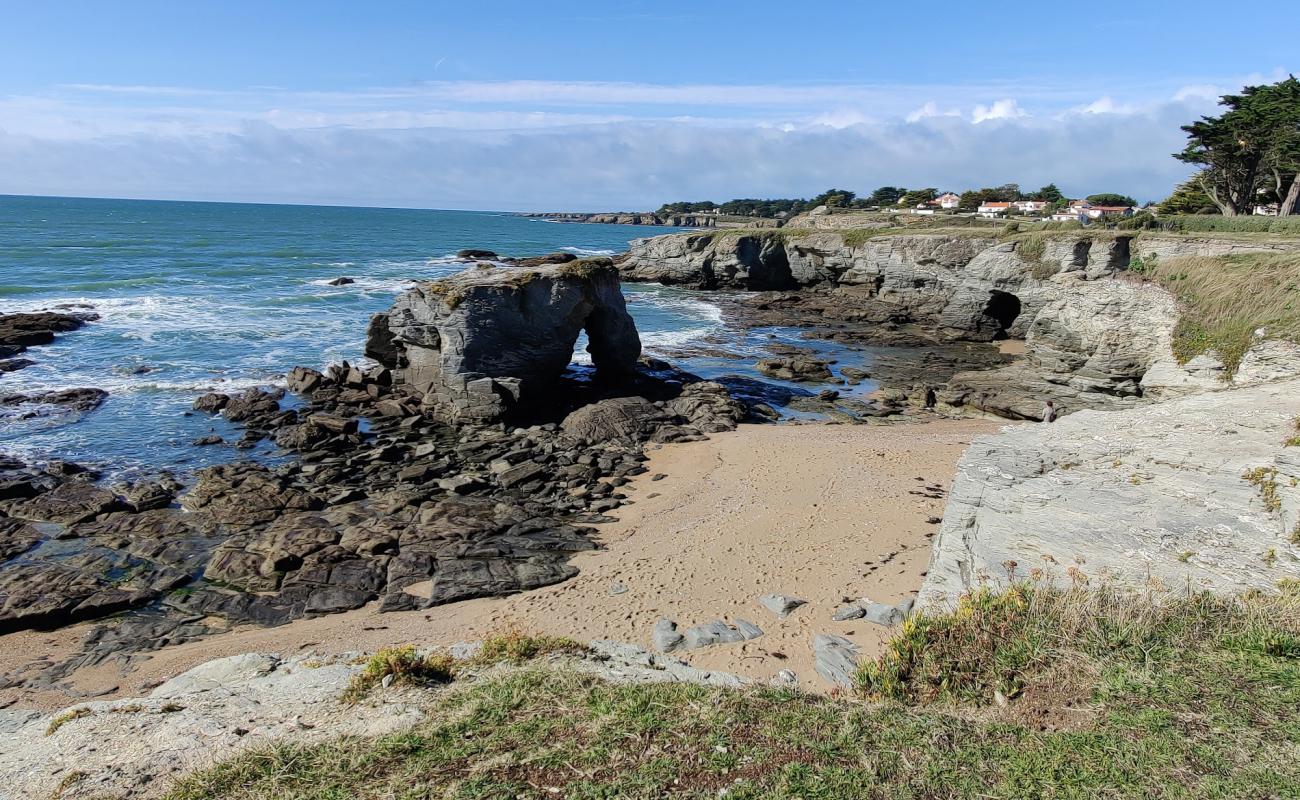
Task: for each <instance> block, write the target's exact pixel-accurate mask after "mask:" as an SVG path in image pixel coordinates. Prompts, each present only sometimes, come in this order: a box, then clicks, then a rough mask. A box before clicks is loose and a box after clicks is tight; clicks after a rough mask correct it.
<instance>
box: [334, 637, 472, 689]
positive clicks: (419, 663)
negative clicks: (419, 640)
mask: <svg viewBox="0 0 1300 800" xmlns="http://www.w3.org/2000/svg"><path fill="white" fill-rule="evenodd" d="M453 663H454V662H453V659H452V658H451V656H449V655H445V654H441V653H440V654H435V655H428V656H422V655H420V654H419V653H417V652H416V650H415V646H414V645H405V646H403V647H386V648H384V649H382V650H380V651H379V652H377V653H375V654H374V655H372V656H371V657H370V659H369V660H367V661H366V665H365V667H363V668H362V670H361V671H360V672H358V673H357V674H356V675H353V676H352V681H351V683H349V684H348V688H347V690H346V691H345V692H344V693H343V701H344V702H346V703H356V702H358V701H359V700H361V699H362V698H364V697H365V696H366V695H368V694H370V692H371V691H372V690H374V688H375V687H376V686H378V685H380V684H381V683H383V681H384V679H385V678H387V677H388V676H390V675H391V676H393V683H397V684H406V685H420V684H428V683H450V682H451V681H452V680H453V679H454V678H455V674H454V667H453Z"/></svg>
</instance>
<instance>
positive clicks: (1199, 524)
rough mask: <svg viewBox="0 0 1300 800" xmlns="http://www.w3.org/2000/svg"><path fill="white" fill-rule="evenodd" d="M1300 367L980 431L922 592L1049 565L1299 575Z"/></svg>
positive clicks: (1195, 581) (1144, 573) (1265, 577)
mask: <svg viewBox="0 0 1300 800" xmlns="http://www.w3.org/2000/svg"><path fill="white" fill-rule="evenodd" d="M1297 418H1300V381H1297V380H1290V381H1282V382H1275V383H1268V384H1263V385H1257V386H1253V387H1245V388H1237V389H1227V390H1221V391H1210V392H1203V393H1200V394H1196V395H1192V396H1189V397H1184V398H1181V399H1175V400H1170V401H1167V402H1163V403H1155V404H1151V405H1146V406H1142V407H1139V408H1133V409H1129V410H1124V411H1116V412H1096V411H1084V412H1080V413H1078V414H1074V415H1072V416H1070V417H1066V418H1064V419H1062V420H1060V421H1058V422H1056V423H1054V424H1050V425H1047V424H1038V425H1026V426H1019V427H1014V428H1008V429H1006V430H1004V431H1003V432H1001V433H999V434H996V435H993V436H986V437H981V438H978V439H976V440H975V441H974V442H973V443H972V444H971V447H970V448H969V449H968V450H967V451H966V454H965V455H964V456H963V457H962V460H961V462H960V464H959V465H958V474H957V479H956V481H955V482H954V484H953V489H952V493H951V495H950V498H949V501H948V507H947V509H946V512H945V514H944V521H943V525H942V527H941V528H940V530H939V534H938V536H937V537H936V539H935V541H934V550H933V553H932V555H931V560H930V566H929V572H928V574H927V577H926V580H925V583H924V585H923V586H922V589H921V595H920V604H921V605H922V606H923V607H924V606H943V605H950V604H952V603H953V602H955V601H956V599H957V598H958V597H959V596H960V595H961V594H962V593H963V592H966V591H969V590H971V589H973V588H976V587H978V586H981V585H985V584H994V585H996V584H1000V583H1005V582H1007V581H1008V580H1009V579H1010V578H1011V577H1013V576H1014V577H1015V578H1018V579H1022V578H1025V577H1029V576H1030V575H1031V574H1038V573H1040V572H1041V575H1042V576H1044V577H1047V578H1051V579H1054V580H1056V581H1060V582H1068V581H1070V580H1072V579H1075V580H1083V579H1085V578H1086V580H1087V581H1088V582H1089V584H1090V585H1096V584H1098V583H1101V582H1104V581H1107V580H1111V581H1118V582H1123V583H1125V584H1129V585H1135V586H1148V585H1155V586H1159V587H1164V588H1167V589H1179V588H1182V587H1184V586H1190V587H1191V588H1193V589H1209V590H1212V591H1215V592H1221V593H1225V594H1233V593H1239V592H1241V591H1244V590H1247V589H1263V590H1269V589H1272V588H1274V587H1275V586H1276V585H1277V582H1278V581H1279V580H1281V579H1283V578H1300V544H1298V542H1297V540H1298V539H1300V535H1298V534H1297V529H1298V527H1297V526H1300V488H1297V484H1298V483H1300V447H1294V446H1293V447H1286V446H1284V442H1285V441H1286V440H1287V439H1288V438H1289V437H1292V436H1295V435H1296V428H1295V425H1296V422H1295V420H1296V419H1297Z"/></svg>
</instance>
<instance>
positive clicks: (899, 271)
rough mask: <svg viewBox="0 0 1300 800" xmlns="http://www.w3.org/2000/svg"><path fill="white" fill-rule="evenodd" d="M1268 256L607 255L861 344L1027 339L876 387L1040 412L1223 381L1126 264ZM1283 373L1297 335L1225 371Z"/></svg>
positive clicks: (693, 236)
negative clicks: (1049, 404) (1183, 348)
mask: <svg viewBox="0 0 1300 800" xmlns="http://www.w3.org/2000/svg"><path fill="white" fill-rule="evenodd" d="M1272 252H1300V243H1297V242H1294V241H1292V242H1287V241H1270V240H1238V239H1234V238H1232V237H1219V238H1215V237H1210V236H1161V235H1138V234H1136V233H1129V232H1123V231H1049V232H1038V233H1028V234H1020V233H1013V234H1010V235H1005V236H1002V235H995V234H994V233H993V232H991V231H987V230H986V229H969V230H957V231H946V232H942V231H935V232H922V233H914V232H910V231H898V230H891V229H853V230H816V229H807V228H791V227H786V228H783V229H781V230H779V231H734V232H732V231H729V232H712V233H698V234H697V233H683V234H672V235H667V236H658V237H653V238H649V239H639V240H636V241H635V242H633V243H632V247H631V249H630V251H629V252H628V253H627V254H626V255H625V256H623V257H620V258H619V259H616V261H617V262H618V266H619V270H620V273H621V274H622V276H623V278H624V279H625V280H629V281H644V282H654V283H662V284H666V285H681V286H688V287H692V288H696V289H701V290H717V289H722V290H742V291H745V292H749V293H751V294H750V296H749V299H747V300H745V301H744V305H745V306H747V307H748V308H747V313H749V314H751V315H754V316H755V317H756V318H757V320H758V321H759V322H760V324H788V325H800V326H810V327H823V328H824V327H828V326H829V327H834V328H836V331H835V334H834V335H835V336H837V337H850V338H852V339H856V340H858V341H862V342H865V343H867V344H885V345H890V344H916V343H935V342H951V341H976V342H987V341H996V340H999V339H1006V338H1012V339H1024V340H1025V348H1026V356H1025V358H1023V359H1021V360H1020V361H1019V362H1018V363H1016V364H1013V365H1011V366H1008V367H1005V368H1003V369H998V370H981V371H975V372H962V373H959V374H956V375H953V376H951V377H949V376H942V377H941V378H938V379H930V380H924V379H922V380H920V381H917V382H914V383H911V384H904V385H891V386H889V387H888V388H890V389H891V390H892V391H893V392H894V394H895V397H897V398H904V397H905V398H907V399H908V400H909V401H910V402H914V403H925V404H927V405H932V406H936V407H939V408H941V409H949V410H954V411H967V410H969V411H975V412H980V413H992V414H996V415H999V416H1005V417H1010V418H1019V419H1024V418H1031V419H1037V418H1038V417H1039V415H1040V414H1041V410H1042V408H1043V405H1044V403H1045V402H1046V401H1048V400H1051V401H1053V402H1054V403H1055V404H1056V406H1057V407H1058V408H1059V409H1062V410H1063V411H1064V413H1071V412H1073V411H1077V410H1081V409H1103V408H1104V409H1114V408H1127V407H1131V406H1133V405H1135V404H1139V403H1142V402H1145V401H1149V400H1152V399H1157V398H1167V397H1173V396H1177V395H1180V394H1186V393H1188V392H1192V391H1201V390H1203V389H1204V388H1206V387H1209V386H1213V385H1215V384H1216V383H1219V382H1221V380H1222V379H1223V377H1224V376H1225V374H1226V372H1225V370H1224V368H1223V366H1222V365H1221V364H1220V363H1219V362H1217V361H1215V360H1214V359H1213V358H1212V357H1209V356H1205V357H1200V358H1197V359H1193V360H1191V361H1188V362H1186V363H1180V362H1179V361H1178V360H1177V359H1176V358H1175V357H1174V354H1173V352H1172V348H1171V341H1172V338H1173V333H1174V329H1175V327H1176V326H1177V324H1178V320H1179V308H1178V304H1177V302H1176V300H1175V299H1174V298H1173V297H1172V296H1171V295H1170V294H1169V293H1168V292H1166V291H1164V290H1163V289H1161V288H1159V287H1157V286H1154V285H1151V284H1147V283H1144V282H1142V281H1141V280H1140V279H1136V278H1134V277H1133V276H1132V275H1131V274H1130V272H1129V266H1130V264H1131V263H1142V262H1144V261H1147V262H1150V261H1153V260H1154V259H1164V260H1172V259H1177V258H1181V257H1189V256H1216V257H1222V256H1231V255H1239V254H1242V253H1272ZM1252 364H1257V365H1258V366H1257V367H1256V368H1252V367H1251V366H1250V365H1252ZM1293 369H1300V347H1297V346H1295V345H1291V344H1287V343H1282V342H1264V341H1261V342H1260V343H1258V345H1257V346H1256V347H1254V348H1252V352H1251V353H1248V354H1247V357H1246V359H1245V360H1244V361H1243V369H1242V370H1241V372H1240V374H1239V376H1238V378H1237V381H1238V382H1239V383H1248V382H1250V381H1251V380H1253V377H1254V376H1256V375H1263V374H1286V373H1287V372H1288V371H1290V370H1293Z"/></svg>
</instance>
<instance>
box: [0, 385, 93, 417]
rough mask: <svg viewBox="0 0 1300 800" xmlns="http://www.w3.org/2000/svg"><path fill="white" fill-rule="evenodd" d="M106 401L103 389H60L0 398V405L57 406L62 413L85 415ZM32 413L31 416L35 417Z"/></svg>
mask: <svg viewBox="0 0 1300 800" xmlns="http://www.w3.org/2000/svg"><path fill="white" fill-rule="evenodd" d="M107 399H108V392H106V391H104V390H103V389H90V388H85V389H61V390H58V391H52V392H41V393H39V394H10V395H5V396H3V397H0V405H6V406H19V405H36V406H58V407H59V408H60V409H62V410H64V411H70V412H74V413H80V414H85V413H89V412H91V411H94V410H95V409H96V408H99V406H100V405H101V404H102V403H103V402H104V401H105V400H107ZM36 415H37V412H32V414H31V416H36Z"/></svg>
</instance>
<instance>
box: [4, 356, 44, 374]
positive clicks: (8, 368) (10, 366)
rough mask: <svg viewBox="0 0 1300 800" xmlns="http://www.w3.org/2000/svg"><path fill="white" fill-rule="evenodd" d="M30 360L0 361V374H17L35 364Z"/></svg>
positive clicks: (9, 359) (10, 359)
mask: <svg viewBox="0 0 1300 800" xmlns="http://www.w3.org/2000/svg"><path fill="white" fill-rule="evenodd" d="M35 363H36V362H35V361H32V360H31V359H30V358H8V359H5V360H3V361H0V372H17V371H18V370H20V369H26V368H27V367H30V366H31V365H33V364H35Z"/></svg>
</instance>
